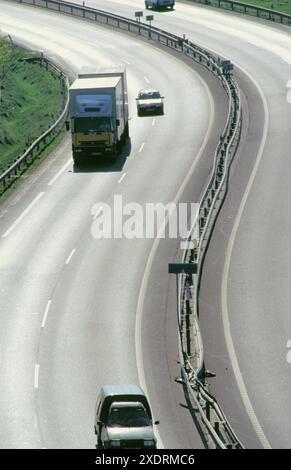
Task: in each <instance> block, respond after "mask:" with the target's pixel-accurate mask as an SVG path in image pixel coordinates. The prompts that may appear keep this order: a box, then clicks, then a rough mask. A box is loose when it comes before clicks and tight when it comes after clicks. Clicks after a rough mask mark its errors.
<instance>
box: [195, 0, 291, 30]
mask: <svg viewBox="0 0 291 470" xmlns="http://www.w3.org/2000/svg"><path fill="white" fill-rule="evenodd" d="M188 1H189V2H192V3H200V4H202V5H209V6H213V7H218V8H223V9H227V10H231V11H234V12H238V13H245V14H249V15H252V16H257V17H258V18H263V19H267V20H270V21H275V22H279V23H282V24H286V25H291V15H288V14H287V13H283V12H281V11H276V10H272V9H270V8H264V7H259V6H258V5H252V4H251V3H245V2H237V1H235V0H188Z"/></svg>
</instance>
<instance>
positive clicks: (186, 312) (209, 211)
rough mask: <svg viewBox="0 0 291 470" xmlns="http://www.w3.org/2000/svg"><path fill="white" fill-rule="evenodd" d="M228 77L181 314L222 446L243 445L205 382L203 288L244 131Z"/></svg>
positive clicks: (188, 257) (201, 397)
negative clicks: (194, 268) (223, 113)
mask: <svg viewBox="0 0 291 470" xmlns="http://www.w3.org/2000/svg"><path fill="white" fill-rule="evenodd" d="M226 79H227V82H228V83H227V85H226V84H225V85H226V86H225V88H226V91H227V93H228V96H229V100H230V101H229V102H230V107H229V114H228V121H227V124H226V127H225V129H224V132H223V134H222V136H221V138H220V142H219V144H218V147H217V149H216V154H215V159H214V164H213V169H212V174H211V176H210V179H209V181H208V183H207V186H206V188H205V190H204V192H203V194H202V197H201V199H200V208H199V232H200V238H199V241H198V245H197V247H195V248H188V249H186V250H185V252H184V257H183V262H190V263H196V264H197V275H196V278H195V279H194V280H193V279H192V277H191V276H189V275H182V277H181V279H180V294H179V302H180V303H179V312H178V314H179V325H180V335H181V341H182V345H183V346H182V351H183V363H184V367H183V376H184V377H185V375H187V376H188V378H189V380H188V384H187V387H188V389H189V391H190V393H191V394H192V396H193V399H194V401H195V403H196V406H197V408H198V409H199V412H200V415H201V416H202V419H203V422H204V423H205V425H206V426H207V428H208V430H209V432H210V434H211V436H212V438H213V439H214V440H215V442H216V443H217V445H218V446H219V447H220V448H243V446H242V444H241V443H240V441H239V440H238V438H237V436H236V435H235V433H234V432H233V430H232V429H231V427H230V425H229V423H228V421H227V419H226V418H225V416H224V413H223V411H222V410H221V409H220V407H219V405H218V403H217V402H216V400H215V399H214V397H213V396H212V395H210V393H209V392H208V390H207V386H206V385H205V378H206V377H207V375H208V371H206V372H205V366H204V357H203V341H202V335H201V332H200V328H199V289H200V282H201V275H202V269H203V264H204V260H205V255H206V252H207V248H208V245H209V242H210V238H211V235H212V232H213V229H214V226H215V222H216V220H217V217H218V214H219V212H220V210H221V207H222V205H223V202H224V199H225V197H226V194H227V188H228V178H229V169H230V165H231V162H232V160H233V158H234V156H235V153H236V150H237V147H238V144H239V140H240V134H241V124H242V110H241V99H240V91H239V89H238V87H237V84H236V82H235V81H234V80H233V78H232V77H231V76H228V77H226ZM194 228H195V227H194V226H193V227H192V228H191V230H190V234H189V240H188V242H189V244H190V242H191V234H192V233H193V231H194ZM190 318H193V320H192V325H191V327H192V329H193V331H194V335H193V336H192V338H191V340H192V341H193V342H194V344H195V353H194V356H192V351H191V344H189V331H187V330H189V326H190ZM211 375H212V374H210V376H211ZM201 404H202V405H201Z"/></svg>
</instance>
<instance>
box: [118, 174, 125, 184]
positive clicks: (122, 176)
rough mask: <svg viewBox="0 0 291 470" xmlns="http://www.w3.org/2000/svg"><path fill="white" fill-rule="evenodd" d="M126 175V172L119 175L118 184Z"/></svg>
mask: <svg viewBox="0 0 291 470" xmlns="http://www.w3.org/2000/svg"><path fill="white" fill-rule="evenodd" d="M125 177H126V172H124V173H123V175H121V177H120V178H119V180H118V184H119V183H121V181H122V180H123V179H124V178H125Z"/></svg>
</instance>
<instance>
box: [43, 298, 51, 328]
mask: <svg viewBox="0 0 291 470" xmlns="http://www.w3.org/2000/svg"><path fill="white" fill-rule="evenodd" d="M51 303H52V301H51V300H49V301H48V303H47V306H46V308H45V311H44V314H43V317H42V322H41V327H42V328H44V327H45V323H46V319H47V316H48V313H49V309H50V307H51Z"/></svg>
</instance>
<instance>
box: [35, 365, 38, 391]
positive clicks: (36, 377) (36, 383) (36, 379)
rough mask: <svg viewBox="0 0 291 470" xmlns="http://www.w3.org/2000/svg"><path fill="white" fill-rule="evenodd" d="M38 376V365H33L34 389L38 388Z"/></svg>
mask: <svg viewBox="0 0 291 470" xmlns="http://www.w3.org/2000/svg"><path fill="white" fill-rule="evenodd" d="M38 375H39V364H35V368H34V388H38Z"/></svg>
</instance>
